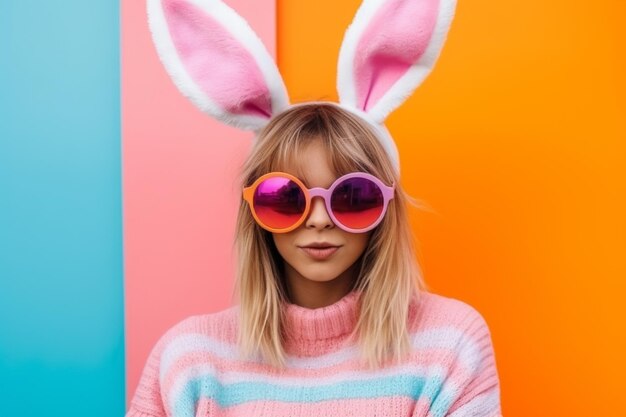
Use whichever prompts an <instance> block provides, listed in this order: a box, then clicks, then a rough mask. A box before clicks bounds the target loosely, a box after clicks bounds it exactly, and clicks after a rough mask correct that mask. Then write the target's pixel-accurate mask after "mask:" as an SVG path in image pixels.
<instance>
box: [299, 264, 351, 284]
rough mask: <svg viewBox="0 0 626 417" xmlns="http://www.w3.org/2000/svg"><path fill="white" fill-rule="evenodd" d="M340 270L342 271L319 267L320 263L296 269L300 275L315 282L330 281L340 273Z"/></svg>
mask: <svg viewBox="0 0 626 417" xmlns="http://www.w3.org/2000/svg"><path fill="white" fill-rule="evenodd" d="M342 272H343V271H332V270H327V269H326V268H323V267H320V265H314V266H312V267H311V268H305V269H303V270H300V271H298V273H299V274H300V275H302V277H304V278H306V279H308V280H310V281H316V282H327V281H332V280H334V279H335V278H337V277H338V276H339V275H341V273H342Z"/></svg>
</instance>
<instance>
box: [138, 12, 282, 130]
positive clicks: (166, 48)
mask: <svg viewBox="0 0 626 417" xmlns="http://www.w3.org/2000/svg"><path fill="white" fill-rule="evenodd" d="M148 22H149V26H150V31H151V32H152V39H153V41H154V43H155V46H156V49H157V52H158V55H159V58H160V59H161V61H162V62H163V65H164V66H165V68H166V70H167V72H168V73H169V75H170V77H171V78H172V80H173V81H174V83H175V84H176V86H177V87H178V89H179V90H180V91H181V92H182V93H183V95H185V96H186V97H187V98H189V100H191V101H192V102H193V103H194V104H195V105H196V106H197V107H198V108H199V109H200V110H201V111H203V112H204V113H206V114H208V115H210V116H212V117H214V118H216V119H218V120H220V121H222V122H224V123H226V124H229V125H232V126H235V127H238V128H242V129H248V130H258V129H260V128H261V127H263V126H264V125H265V124H267V122H268V121H269V119H270V118H271V117H272V116H273V115H275V114H277V113H279V112H281V111H282V110H284V109H285V108H286V107H287V106H288V105H289V99H288V96H287V92H286V89H285V85H284V82H283V79H282V77H281V76H280V73H279V72H278V68H277V67H276V63H275V62H274V60H273V59H272V57H271V56H270V54H269V53H268V52H267V49H265V46H264V45H263V43H262V41H261V40H260V39H259V37H258V36H257V35H256V34H255V33H254V31H253V30H252V29H251V28H250V26H249V25H248V23H247V22H246V21H245V20H244V19H243V18H242V17H241V16H239V15H238V14H237V13H236V12H235V11H234V10H233V9H231V8H230V7H228V6H227V5H226V4H224V3H223V2H221V1H219V0H148Z"/></svg>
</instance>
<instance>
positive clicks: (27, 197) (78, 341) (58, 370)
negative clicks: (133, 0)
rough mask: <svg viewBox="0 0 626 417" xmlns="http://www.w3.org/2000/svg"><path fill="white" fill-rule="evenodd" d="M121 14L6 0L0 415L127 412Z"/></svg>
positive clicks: (97, 0) (1, 31)
mask: <svg viewBox="0 0 626 417" xmlns="http://www.w3.org/2000/svg"><path fill="white" fill-rule="evenodd" d="M118 15H119V5H118V3H117V2H115V1H111V0H89V1H84V0H81V1H79V0H66V1H63V2H58V1H57V2H45V1H44V2H42V1H32V0H2V1H0V416H7V417H8V416H20V417H27V416H63V417H69V416H81V417H84V416H87V415H88V416H107V417H112V416H120V415H123V414H124V411H125V405H124V392H125V386H124V327H123V324H124V323H123V319H124V314H123V275H122V272H123V269H122V267H123V259H122V206H121V157H120V155H121V149H120V142H121V140H120V74H119V17H118Z"/></svg>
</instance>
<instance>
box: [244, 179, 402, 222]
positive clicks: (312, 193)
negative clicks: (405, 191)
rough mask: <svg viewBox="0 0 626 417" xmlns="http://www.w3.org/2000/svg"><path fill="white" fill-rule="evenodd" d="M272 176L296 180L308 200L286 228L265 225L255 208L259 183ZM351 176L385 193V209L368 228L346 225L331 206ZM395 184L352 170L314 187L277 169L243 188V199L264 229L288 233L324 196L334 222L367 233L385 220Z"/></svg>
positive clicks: (302, 220) (327, 209) (328, 211)
mask: <svg viewBox="0 0 626 417" xmlns="http://www.w3.org/2000/svg"><path fill="white" fill-rule="evenodd" d="M272 177H284V178H288V179H290V180H292V181H293V182H295V183H296V184H298V186H299V187H300V188H301V189H302V191H303V192H304V197H305V201H306V206H305V208H304V212H303V213H302V217H301V218H300V219H299V220H298V221H297V222H295V223H294V224H293V225H291V226H289V227H287V228H284V229H275V228H272V227H269V226H267V225H265V224H264V223H263V222H262V221H261V219H260V218H259V217H258V216H257V214H256V211H255V209H254V201H253V199H254V193H255V191H256V188H257V187H258V186H259V184H261V183H262V182H263V181H265V180H266V179H268V178H272ZM351 178H364V179H367V180H369V181H372V182H373V183H374V184H376V185H377V186H378V187H379V188H380V190H381V192H382V195H383V209H382V211H381V213H380V216H379V217H378V219H376V221H375V222H373V223H372V224H371V225H369V226H367V227H366V228H363V229H352V228H349V227H347V226H345V225H343V224H342V223H341V222H340V221H339V220H337V218H336V217H335V215H334V213H333V210H332V208H331V206H330V197H331V196H332V194H333V191H334V190H335V188H336V187H337V186H338V185H339V184H340V183H341V182H343V181H345V180H348V179H351ZM395 185H396V183H395V182H394V183H393V184H392V185H391V186H388V185H386V184H385V183H383V182H382V181H381V180H380V179H378V178H377V177H375V176H374V175H372V174H369V173H367V172H351V173H348V174H345V175H342V176H341V177H339V178H337V179H336V180H335V181H333V183H332V184H331V185H330V187H328V188H322V187H314V188H307V187H306V186H305V185H304V183H303V182H302V181H301V180H300V179H299V178H297V177H295V176H293V175H291V174H288V173H286V172H280V171H275V172H269V173H267V174H264V175H262V176H260V177H259V178H257V179H256V181H254V183H252V185H250V186H249V187H244V189H243V199H244V200H245V201H246V202H247V203H248V206H249V207H250V211H251V212H252V216H253V217H254V219H255V220H256V222H257V224H258V225H259V226H261V227H262V228H263V229H265V230H267V231H270V232H272V233H287V232H290V231H292V230H294V229H296V228H297V227H298V226H300V225H301V224H302V222H304V220H305V219H306V218H307V217H308V215H309V211H310V210H311V201H312V200H313V197H322V198H323V199H324V204H325V206H326V212H327V213H328V215H329V216H330V218H331V220H332V221H333V223H334V224H335V225H336V226H337V227H339V228H340V229H342V230H345V231H346V232H350V233H365V232H367V231H369V230H372V229H373V228H374V227H376V226H378V224H379V223H380V222H381V221H382V220H383V217H384V216H385V213H387V206H388V205H389V201H390V200H391V199H392V198H393V197H394V191H395Z"/></svg>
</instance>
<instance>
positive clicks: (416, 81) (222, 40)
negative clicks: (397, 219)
mask: <svg viewBox="0 0 626 417" xmlns="http://www.w3.org/2000/svg"><path fill="white" fill-rule="evenodd" d="M147 1H148V21H149V25H150V30H151V32H152V37H153V40H154V43H155V45H156V49H157V52H158V55H159V58H160V59H161V61H162V62H163V65H164V66H165V68H166V70H167V72H168V73H169V75H170V77H171V78H172V79H173V81H174V83H175V84H176V86H177V87H178V89H179V90H180V91H181V92H182V93H183V94H184V95H185V96H186V97H187V98H188V99H189V100H191V101H192V102H193V103H194V104H195V105H196V106H197V107H198V108H199V109H200V110H201V111H202V112H204V113H206V114H208V115H209V116H211V117H213V118H215V119H217V120H220V121H221V122H223V123H226V124H229V125H231V126H235V127H238V128H240V129H245V130H252V131H255V132H256V131H258V130H260V129H261V128H263V127H264V126H265V125H266V124H267V123H268V122H269V120H270V119H271V118H272V117H274V116H276V115H277V114H279V113H281V112H283V111H284V110H286V109H288V108H289V107H292V106H293V105H292V104H290V103H289V97H288V95H287V91H286V88H285V84H284V82H283V79H282V77H281V75H280V73H279V71H278V68H277V66H276V63H275V62H274V60H273V58H272V57H271V56H270V55H269V53H268V52H267V50H266V49H265V47H264V45H263V43H262V42H261V40H260V39H259V37H258V36H257V35H256V34H255V32H254V31H253V30H252V29H251V28H250V26H249V25H248V23H247V22H246V21H245V20H244V19H243V18H242V17H241V16H240V15H238V14H237V13H236V12H235V11H234V10H233V9H231V8H230V7H229V6H227V5H226V4H224V3H223V2H222V1H220V0H147ZM455 6H456V0H363V3H362V4H361V6H360V7H359V10H358V11H357V13H356V15H355V17H354V20H353V22H352V24H351V25H350V26H349V27H348V29H347V31H346V33H345V36H344V39H343V43H342V45H341V49H340V52H339V61H338V66H337V91H338V93H339V103H335V104H337V105H339V106H341V107H342V108H344V109H346V110H349V111H351V112H353V113H355V114H357V115H358V116H360V117H361V118H363V119H365V120H366V121H367V122H368V123H369V124H370V125H372V126H373V127H374V128H375V130H376V131H377V132H378V137H379V139H380V141H381V143H382V145H383V147H384V148H385V150H386V151H387V154H388V155H389V158H390V159H391V161H392V163H393V164H394V166H395V168H396V169H397V171H398V172H399V170H400V163H399V157H398V150H397V148H396V145H395V142H394V141H393V139H392V138H391V136H390V134H389V132H388V131H387V129H386V128H385V126H384V124H383V123H384V120H385V119H386V118H387V116H388V115H389V113H391V112H392V111H393V110H395V109H396V108H397V107H398V106H400V105H401V104H402V103H403V102H404V101H405V100H406V99H407V98H408V97H409V96H410V95H411V94H412V93H413V91H414V90H415V89H416V88H417V86H419V85H420V84H421V83H422V81H423V80H424V79H425V78H426V76H427V75H428V73H430V71H431V70H432V68H433V66H434V64H435V62H436V60H437V58H438V56H439V54H440V52H441V48H442V47H443V44H444V42H445V39H446V36H447V33H448V29H449V27H450V23H451V21H452V17H453V15H454V10H455Z"/></svg>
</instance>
